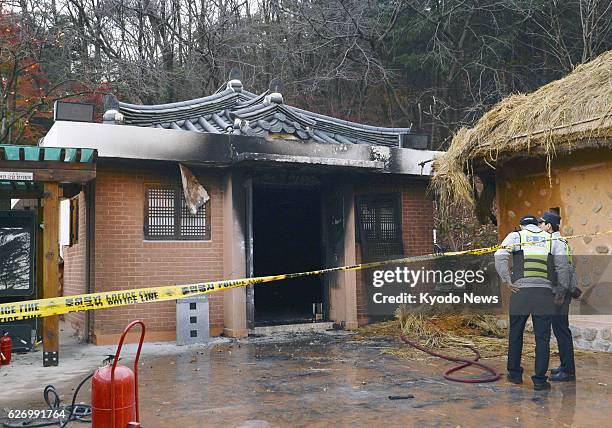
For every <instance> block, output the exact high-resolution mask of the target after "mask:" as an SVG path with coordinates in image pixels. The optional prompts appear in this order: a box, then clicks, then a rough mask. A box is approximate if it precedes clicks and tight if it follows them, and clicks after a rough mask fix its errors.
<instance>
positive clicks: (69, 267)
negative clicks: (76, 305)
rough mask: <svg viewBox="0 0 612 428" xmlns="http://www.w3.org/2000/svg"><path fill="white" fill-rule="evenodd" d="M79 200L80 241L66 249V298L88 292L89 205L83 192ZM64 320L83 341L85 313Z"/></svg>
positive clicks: (65, 316) (66, 317)
mask: <svg viewBox="0 0 612 428" xmlns="http://www.w3.org/2000/svg"><path fill="white" fill-rule="evenodd" d="M78 199H79V239H78V242H77V243H76V244H74V245H72V246H65V247H64V296H70V295H74V294H83V293H85V292H86V287H87V284H86V280H87V279H86V246H87V224H86V219H87V205H86V202H85V194H84V193H83V192H81V193H80V194H79V195H78ZM64 320H65V321H66V322H67V323H69V324H70V325H71V326H72V327H73V328H74V329H75V331H76V333H77V336H78V337H79V338H81V339H83V338H84V337H85V336H86V334H85V312H76V313H72V314H66V315H64Z"/></svg>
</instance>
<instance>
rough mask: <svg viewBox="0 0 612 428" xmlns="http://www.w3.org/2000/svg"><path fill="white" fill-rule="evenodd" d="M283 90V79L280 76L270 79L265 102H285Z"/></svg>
mask: <svg viewBox="0 0 612 428" xmlns="http://www.w3.org/2000/svg"><path fill="white" fill-rule="evenodd" d="M282 90H283V81H282V80H281V79H279V78H278V77H275V78H274V79H272V80H270V84H269V85H268V92H269V94H268V95H266V97H265V98H264V101H263V103H264V104H283V95H282V94H281V92H282Z"/></svg>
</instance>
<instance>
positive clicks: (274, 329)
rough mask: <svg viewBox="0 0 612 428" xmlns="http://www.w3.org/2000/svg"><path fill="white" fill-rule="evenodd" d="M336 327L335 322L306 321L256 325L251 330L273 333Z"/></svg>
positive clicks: (253, 331)
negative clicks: (263, 325)
mask: <svg viewBox="0 0 612 428" xmlns="http://www.w3.org/2000/svg"><path fill="white" fill-rule="evenodd" d="M333 328H334V323H333V322H316V323H304V324H285V325H273V326H266V327H255V328H254V329H253V330H251V333H254V334H262V335H267V334H272V333H298V332H304V331H326V330H331V329H333Z"/></svg>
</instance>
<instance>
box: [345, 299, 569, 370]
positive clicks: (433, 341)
mask: <svg viewBox="0 0 612 428" xmlns="http://www.w3.org/2000/svg"><path fill="white" fill-rule="evenodd" d="M401 331H403V332H404V333H405V334H406V336H407V337H409V338H410V339H412V340H416V341H418V342H419V343H420V344H421V345H423V346H425V347H427V348H430V349H432V350H434V351H436V352H442V353H445V354H449V355H455V356H462V357H469V358H471V357H473V356H474V354H473V352H472V351H471V350H470V349H469V348H467V347H466V346H465V345H466V344H469V345H472V346H474V347H475V348H476V349H478V351H479V352H480V354H481V357H482V358H489V359H490V358H500V357H505V356H506V355H507V352H508V338H507V331H506V330H505V329H502V328H500V327H499V326H498V318H497V317H495V316H493V315H429V314H428V315H422V314H414V313H409V312H407V311H406V310H405V308H401V307H400V309H399V310H398V311H397V313H396V320H394V321H386V322H380V323H376V324H371V325H369V326H366V327H364V328H362V329H361V330H360V332H359V335H358V336H357V339H358V340H373V339H376V338H389V337H392V338H399V334H400V332H401ZM551 351H552V353H553V354H556V353H557V349H556V347H552V348H551ZM383 352H384V353H387V354H391V355H395V356H398V357H401V358H408V359H416V360H425V359H429V358H432V357H430V356H429V355H427V354H425V353H423V352H421V351H419V350H417V349H414V348H412V347H410V346H407V345H404V344H401V343H400V342H399V339H398V347H397V348H395V347H390V348H387V349H385V350H383ZM534 354H535V344H534V340H533V336H532V335H530V334H526V335H525V342H524V345H523V355H524V356H529V357H533V356H534Z"/></svg>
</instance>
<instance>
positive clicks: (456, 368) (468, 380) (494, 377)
mask: <svg viewBox="0 0 612 428" xmlns="http://www.w3.org/2000/svg"><path fill="white" fill-rule="evenodd" d="M400 339H401V340H402V342H404V343H405V344H407V345H410V346H412V347H413V348H416V349H418V350H419V351H422V352H425V353H427V354H429V355H431V356H433V357H438V358H441V359H443V360H447V361H452V362H455V363H461V364H459V365H457V366H453V367H451V368H450V369H448V370H446V371H445V372H444V374H443V376H444V379H446V380H450V381H453V382H463V383H485V382H495V381H497V380H499V378H500V377H501V374H499V373H497V371H496V370H495V369H494V368H493V367H491V366H488V365H486V364H484V363H481V362H479V361H478V360H480V352H478V350H477V349H476V348H474V347H473V346H471V345H465V346H466V347H467V348H469V349H471V350H472V351H473V352H474V354H475V358H474V359H473V360H469V359H467V358H461V357H454V356H451V355H444V354H440V353H438V352H434V351H432V350H431V349H427V348H425V347H423V346H421V345H419V344H418V343H416V342H414V341H412V340H410V339H408V338H407V337H406V336H405V335H404V333H401V334H400ZM470 366H474V367H478V368H480V369H482V370H484V371H485V372H488V373H490V376H484V377H478V378H460V377H453V376H451V374H452V373H455V372H458V371H459V370H463V369H465V368H467V367H470Z"/></svg>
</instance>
